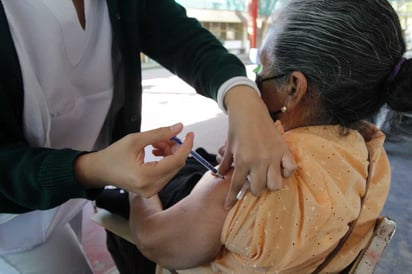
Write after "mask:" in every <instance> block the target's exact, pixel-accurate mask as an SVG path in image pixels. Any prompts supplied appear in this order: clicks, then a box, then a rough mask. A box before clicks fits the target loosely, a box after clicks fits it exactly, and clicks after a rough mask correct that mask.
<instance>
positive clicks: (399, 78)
mask: <svg viewBox="0 0 412 274" xmlns="http://www.w3.org/2000/svg"><path fill="white" fill-rule="evenodd" d="M411 63H412V61H411V59H407V60H406V61H405V62H403V64H402V65H401V67H400V70H399V72H398V73H397V75H396V77H394V79H393V81H392V82H391V83H389V84H388V93H387V97H386V103H387V104H388V106H390V107H391V108H392V109H393V110H396V111H400V112H408V111H412V77H411V76H412V65H411Z"/></svg>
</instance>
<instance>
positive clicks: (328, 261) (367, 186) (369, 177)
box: [312, 151, 373, 274]
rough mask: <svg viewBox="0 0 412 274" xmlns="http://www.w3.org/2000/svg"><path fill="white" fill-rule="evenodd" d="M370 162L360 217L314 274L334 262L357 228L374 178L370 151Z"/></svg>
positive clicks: (354, 221)
mask: <svg viewBox="0 0 412 274" xmlns="http://www.w3.org/2000/svg"><path fill="white" fill-rule="evenodd" d="M368 160H369V167H368V175H367V177H366V186H365V194H363V196H362V198H361V204H360V211H359V215H358V217H357V218H356V219H355V220H353V221H352V222H351V223H350V225H349V229H348V231H347V232H346V234H345V235H344V236H343V237H342V238H341V239H340V241H339V243H338V245H337V246H336V247H335V249H334V250H333V251H332V252H331V253H329V255H328V256H327V257H326V259H325V260H324V261H323V262H322V263H321V264H320V265H319V266H318V267H317V268H316V269H315V270H314V271H313V272H312V273H313V274H317V273H320V271H322V270H323V269H324V268H325V267H326V266H327V265H328V264H329V263H330V262H331V261H332V260H333V258H334V257H335V256H336V254H338V252H339V251H340V250H341V249H342V247H343V245H344V244H345V242H346V240H347V239H348V238H349V236H350V234H351V233H352V231H353V229H354V228H355V226H356V223H357V222H358V219H359V217H360V215H361V213H362V208H363V204H364V202H365V197H366V194H367V193H368V189H369V185H370V181H371V177H372V167H373V162H372V160H371V157H370V154H369V151H368Z"/></svg>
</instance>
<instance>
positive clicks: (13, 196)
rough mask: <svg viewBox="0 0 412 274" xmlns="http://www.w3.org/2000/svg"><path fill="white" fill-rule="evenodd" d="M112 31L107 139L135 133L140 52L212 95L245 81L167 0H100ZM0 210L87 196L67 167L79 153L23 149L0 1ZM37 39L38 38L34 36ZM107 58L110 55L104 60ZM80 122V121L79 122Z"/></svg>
mask: <svg viewBox="0 0 412 274" xmlns="http://www.w3.org/2000/svg"><path fill="white" fill-rule="evenodd" d="M107 4H108V7H109V13H110V19H111V23H112V29H113V49H114V50H113V55H112V57H111V58H112V59H113V64H114V66H116V68H115V71H117V73H116V75H114V82H115V84H114V85H115V87H114V94H115V96H114V99H113V103H112V106H111V109H110V112H109V115H108V117H107V119H106V123H108V124H109V125H110V127H109V128H110V129H111V135H112V141H115V140H117V139H119V138H121V137H122V136H124V135H126V134H128V133H131V132H136V131H139V129H140V121H141V95H142V87H141V65H140V58H139V56H140V53H141V52H143V53H145V54H146V55H148V56H150V57H151V58H152V59H154V60H156V61H157V62H159V63H160V64H162V65H163V66H164V67H166V68H167V69H169V70H170V71H172V72H173V73H175V74H177V75H178V76H179V77H181V78H182V79H183V80H185V81H186V82H187V83H189V84H190V85H192V86H193V87H194V88H195V89H196V90H197V92H198V93H200V94H202V95H205V96H208V97H210V98H216V92H217V89H218V88H219V87H220V85H221V84H222V83H223V82H224V81H226V80H228V79H230V78H231V77H234V76H245V75H246V72H245V68H244V66H243V64H242V63H241V62H240V60H238V59H237V58H236V57H235V56H234V55H231V54H229V53H228V52H227V51H226V50H225V49H224V48H223V47H222V45H221V43H220V42H219V41H217V40H216V39H215V38H214V36H213V35H211V34H210V33H209V32H208V31H206V30H205V29H203V28H201V26H200V24H199V23H198V22H197V21H196V20H193V19H190V18H187V17H186V12H185V10H184V9H183V8H182V7H181V6H179V5H178V4H176V3H175V2H174V1H171V0H107ZM0 36H1V43H0V129H1V130H0V212H2V213H22V212H27V211H31V210H34V209H48V208H52V207H55V206H57V205H59V204H61V203H63V202H65V201H67V200H68V199H71V198H88V199H93V198H95V197H96V195H97V194H98V193H99V190H85V189H83V188H82V187H81V185H80V184H79V183H78V182H77V181H76V179H75V177H74V172H73V163H74V161H75V159H76V157H77V156H78V155H79V154H80V153H82V152H79V151H75V150H72V149H70V148H68V149H61V150H57V149H47V148H34V147H30V146H29V145H28V143H27V140H26V139H25V136H24V133H23V96H24V92H23V82H22V74H21V70H20V65H19V60H18V57H17V54H16V49H15V46H14V44H13V40H12V37H11V34H10V30H9V27H8V24H7V18H6V16H5V13H4V9H3V6H2V5H1V2H0ZM39 39H41V37H39ZM108 58H110V57H108ZM79 122H81V121H79Z"/></svg>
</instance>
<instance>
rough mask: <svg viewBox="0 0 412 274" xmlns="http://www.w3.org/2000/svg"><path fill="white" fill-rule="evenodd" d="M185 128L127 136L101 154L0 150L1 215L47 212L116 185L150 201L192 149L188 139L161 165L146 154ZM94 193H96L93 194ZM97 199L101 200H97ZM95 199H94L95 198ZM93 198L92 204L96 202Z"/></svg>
mask: <svg viewBox="0 0 412 274" xmlns="http://www.w3.org/2000/svg"><path fill="white" fill-rule="evenodd" d="M182 128H183V125H182V124H176V125H175V126H172V127H163V128H159V129H155V130H151V131H147V132H142V133H134V134H129V135H127V136H126V137H124V138H122V139H120V140H119V141H117V142H116V143H114V144H112V145H111V146H109V147H107V148H105V149H103V150H101V151H97V152H93V153H84V154H82V153H81V152H77V151H74V150H68V149H67V150H55V149H46V148H32V147H29V146H28V145H27V144H19V145H3V146H1V147H0V164H1V165H0V171H1V173H0V176H1V184H0V197H1V198H4V199H1V200H0V212H6V213H21V212H26V211H30V210H33V209H47V208H51V207H54V206H57V205H60V204H62V203H63V202H65V201H67V200H69V199H71V198H86V197H89V196H87V193H91V192H92V190H89V191H87V189H99V188H102V187H104V186H106V185H114V186H117V187H120V188H124V189H126V190H128V191H133V192H136V193H139V194H140V195H143V196H145V197H149V196H152V195H154V194H155V193H157V192H158V191H159V190H160V189H161V188H162V187H163V186H164V185H165V184H166V183H167V182H168V181H169V180H170V178H172V177H173V176H174V175H175V174H176V173H177V172H178V170H179V169H180V168H181V167H182V166H183V165H184V162H185V159H186V158H187V156H188V155H189V153H190V149H191V148H192V144H193V134H188V135H187V136H186V140H185V142H184V143H183V145H182V146H180V147H179V149H177V150H176V151H175V152H174V153H173V154H171V155H168V156H167V157H165V158H164V159H162V160H160V161H157V162H148V163H145V162H144V148H145V147H146V146H147V145H149V144H155V143H157V142H162V141H164V140H170V138H171V137H172V136H175V135H176V134H178V133H179V132H180V131H181V130H182ZM95 191H96V190H95ZM96 196H97V195H96ZM93 197H95V196H93ZM93 197H92V198H93Z"/></svg>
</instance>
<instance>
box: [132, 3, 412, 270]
mask: <svg viewBox="0 0 412 274" xmlns="http://www.w3.org/2000/svg"><path fill="white" fill-rule="evenodd" d="M404 52H405V43H404V40H403V38H402V30H401V26H400V23H399V19H398V17H397V15H396V13H395V11H394V10H393V9H392V7H391V5H390V4H389V3H388V1H386V0H364V1H358V0H351V1H348V0H333V1H328V0H327V1H325V0H295V1H291V2H290V3H289V4H288V5H287V6H286V7H285V8H284V9H283V10H282V11H281V12H280V13H279V15H278V18H277V19H276V21H275V22H274V23H273V26H272V28H271V30H270V31H269V34H268V35H267V37H266V39H265V42H264V45H263V48H262V49H261V51H260V58H261V64H262V66H261V70H260V71H259V72H258V75H257V78H256V82H257V84H258V86H259V87H260V90H261V93H262V98H263V100H264V102H265V103H266V105H267V108H268V110H269V112H270V113H271V115H272V117H273V119H274V121H278V122H277V123H274V124H273V126H274V127H275V126H277V127H278V128H280V129H282V130H283V131H284V133H283V137H284V139H285V140H286V142H287V143H288V145H289V147H290V150H291V152H292V154H293V155H294V157H295V160H296V162H297V164H298V169H297V171H296V173H295V174H294V175H293V176H292V177H291V178H288V179H283V181H282V182H277V183H281V185H282V188H281V190H279V191H276V192H266V193H264V194H263V195H262V196H261V197H255V196H253V195H251V193H250V192H246V194H245V195H244V196H243V197H242V198H241V199H240V200H239V201H238V202H237V204H236V205H235V207H234V208H232V209H231V210H230V211H228V212H227V211H225V210H224V209H223V206H222V204H223V203H224V198H225V196H226V193H227V191H228V189H229V185H230V184H229V182H230V177H231V174H230V173H229V174H226V179H225V180H221V179H219V178H216V177H214V176H212V175H211V174H205V175H204V177H203V178H202V179H201V180H200V181H199V183H198V184H197V185H196V186H195V188H194V189H193V191H192V192H191V193H190V195H188V196H187V197H186V198H184V199H183V200H181V201H180V202H178V203H177V204H176V205H174V206H172V207H170V208H168V209H166V210H163V209H162V205H161V203H160V202H159V200H158V197H152V198H150V199H144V198H141V197H139V196H133V197H132V200H131V213H130V220H131V222H130V223H131V230H132V234H133V236H134V239H135V243H136V245H137V247H138V248H139V249H140V251H141V252H142V253H143V254H144V255H146V256H147V257H148V258H150V259H152V260H153V261H155V262H156V263H157V264H158V272H161V271H164V272H165V273H166V270H165V269H180V270H179V271H178V273H312V272H314V271H315V272H324V271H325V272H339V271H341V270H343V269H344V268H345V267H347V266H348V265H349V264H350V263H351V262H352V261H353V260H354V259H355V257H356V256H357V254H358V253H359V252H360V250H361V249H362V248H363V247H364V246H365V245H366V241H367V239H368V236H369V235H370V234H371V233H372V229H373V226H374V223H375V220H376V218H377V217H378V216H379V214H380V212H381V210H382V208H383V205H384V203H385V200H386V197H387V194H388V191H389V183H390V166H389V162H388V159H387V156H386V153H385V151H384V147H383V142H384V138H385V137H384V134H383V133H382V132H381V131H379V130H378V129H377V128H376V127H374V126H373V125H371V124H368V123H366V122H364V121H363V119H366V118H368V117H370V116H371V115H373V114H374V113H376V112H377V111H378V110H379V108H380V107H381V106H382V105H383V104H384V103H385V102H386V103H387V104H388V105H389V106H391V107H392V108H394V109H399V110H402V111H406V110H411V109H412V103H411V102H412V100H411V90H412V87H411V86H412V85H411V84H412V79H411V78H410V75H411V62H410V60H405V59H403V58H402V55H403V53H404ZM354 221H356V225H355V226H354V227H353V228H351V226H353V224H354ZM352 229H353V230H352ZM348 231H349V233H348ZM345 235H346V236H348V238H347V240H346V241H345V242H344V244H340V243H339V242H340V239H342V238H343V237H345ZM338 246H339V248H340V250H339V252H338V253H337V255H336V256H334V257H333V258H332V257H329V258H328V256H329V254H331V253H332V252H333V251H334V250H335V248H337V247H338ZM326 258H328V259H327V261H329V263H326V264H324V265H322V263H323V262H324V261H325V260H326ZM160 266H162V267H160Z"/></svg>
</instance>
